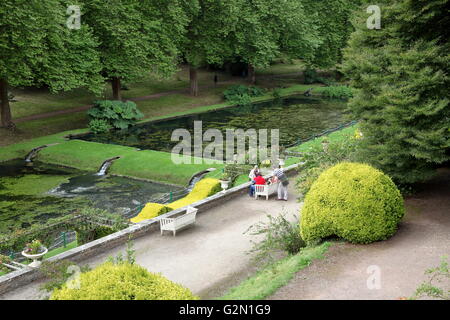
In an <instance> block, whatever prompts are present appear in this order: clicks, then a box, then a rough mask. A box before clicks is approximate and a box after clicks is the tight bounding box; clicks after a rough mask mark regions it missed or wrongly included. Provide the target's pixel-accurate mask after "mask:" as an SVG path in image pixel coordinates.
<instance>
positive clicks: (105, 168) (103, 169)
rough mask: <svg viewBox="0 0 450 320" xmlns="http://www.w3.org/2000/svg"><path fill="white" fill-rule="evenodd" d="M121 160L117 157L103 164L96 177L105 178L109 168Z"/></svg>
mask: <svg viewBox="0 0 450 320" xmlns="http://www.w3.org/2000/svg"><path fill="white" fill-rule="evenodd" d="M119 158H120V157H115V158H111V159H108V160H105V162H103V163H102V166H101V167H100V169H99V170H98V172H97V173H96V175H97V176H104V175H105V174H106V173H107V172H108V169H109V167H111V165H112V163H113V161H114V160H117V159H119Z"/></svg>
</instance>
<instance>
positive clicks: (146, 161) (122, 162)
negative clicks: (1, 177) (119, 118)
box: [38, 140, 223, 186]
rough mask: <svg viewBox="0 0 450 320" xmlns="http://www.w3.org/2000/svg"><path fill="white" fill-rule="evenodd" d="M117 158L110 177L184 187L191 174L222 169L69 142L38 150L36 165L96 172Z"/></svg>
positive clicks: (148, 153)
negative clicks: (116, 176) (55, 165)
mask: <svg viewBox="0 0 450 320" xmlns="http://www.w3.org/2000/svg"><path fill="white" fill-rule="evenodd" d="M113 157H120V159H118V160H116V161H114V163H113V165H112V166H111V168H110V173H111V174H116V175H123V176H128V177H134V178H143V179H149V180H152V181H158V182H162V183H169V184H176V185H181V186H186V185H187V183H188V182H189V179H190V178H191V177H192V175H194V174H195V173H197V172H199V171H202V170H206V169H208V168H212V167H214V168H222V167H223V165H220V164H213V165H211V164H180V165H177V164H174V163H173V161H172V158H171V154H170V153H167V152H160V151H153V150H143V151H137V150H136V149H135V148H130V147H124V146H119V145H112V144H102V143H96V142H87V141H81V140H71V141H67V142H65V143H63V144H59V145H55V146H52V147H49V148H46V149H44V150H42V151H41V152H40V154H39V156H38V159H39V161H43V162H45V163H50V164H57V165H63V166H67V167H72V168H77V169H83V170H89V171H97V170H98V169H99V168H100V166H101V164H102V163H103V162H104V161H105V160H107V159H109V158H113Z"/></svg>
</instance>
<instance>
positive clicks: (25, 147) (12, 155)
mask: <svg viewBox="0 0 450 320" xmlns="http://www.w3.org/2000/svg"><path fill="white" fill-rule="evenodd" d="M71 132H73V133H76V132H83V130H77V131H71ZM67 134H68V132H67V131H66V132H61V133H57V134H53V135H50V136H44V137H39V138H34V139H31V140H27V141H24V142H20V143H16V144H12V145H9V146H6V147H1V148H0V162H1V161H7V160H11V159H17V158H24V157H25V156H26V155H27V154H28V153H29V152H30V151H31V150H32V149H33V148H36V147H40V146H43V145H46V144H53V143H64V142H65V141H66V140H65V139H64V136H66V135H67Z"/></svg>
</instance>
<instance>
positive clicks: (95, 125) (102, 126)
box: [89, 119, 112, 134]
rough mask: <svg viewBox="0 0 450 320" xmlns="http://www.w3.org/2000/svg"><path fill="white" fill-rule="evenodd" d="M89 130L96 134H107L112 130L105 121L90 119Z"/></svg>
mask: <svg viewBox="0 0 450 320" xmlns="http://www.w3.org/2000/svg"><path fill="white" fill-rule="evenodd" d="M89 129H90V130H91V131H92V132H93V133H95V134H97V133H103V132H107V131H109V130H111V129H112V127H111V125H110V124H109V123H108V121H107V120H106V119H92V120H91V121H90V122H89Z"/></svg>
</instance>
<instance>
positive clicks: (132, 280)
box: [50, 262, 198, 300]
mask: <svg viewBox="0 0 450 320" xmlns="http://www.w3.org/2000/svg"><path fill="white" fill-rule="evenodd" d="M79 281H80V287H79V288H77V289H70V288H68V285H67V284H64V285H63V286H62V287H61V288H60V289H56V290H55V291H53V293H52V295H51V297H50V299H51V300H196V299H198V297H196V296H194V295H193V294H192V293H191V292H190V291H189V289H186V288H184V287H182V286H181V285H178V284H176V283H173V282H172V281H170V280H168V279H166V278H164V277H163V276H162V275H159V274H154V273H150V272H148V271H147V270H146V269H145V268H143V267H141V266H139V265H137V264H131V263H128V262H120V263H117V264H114V263H111V262H106V263H104V264H102V265H100V266H98V267H96V268H95V269H93V270H91V271H88V272H83V273H82V274H81V275H80V278H79Z"/></svg>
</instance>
